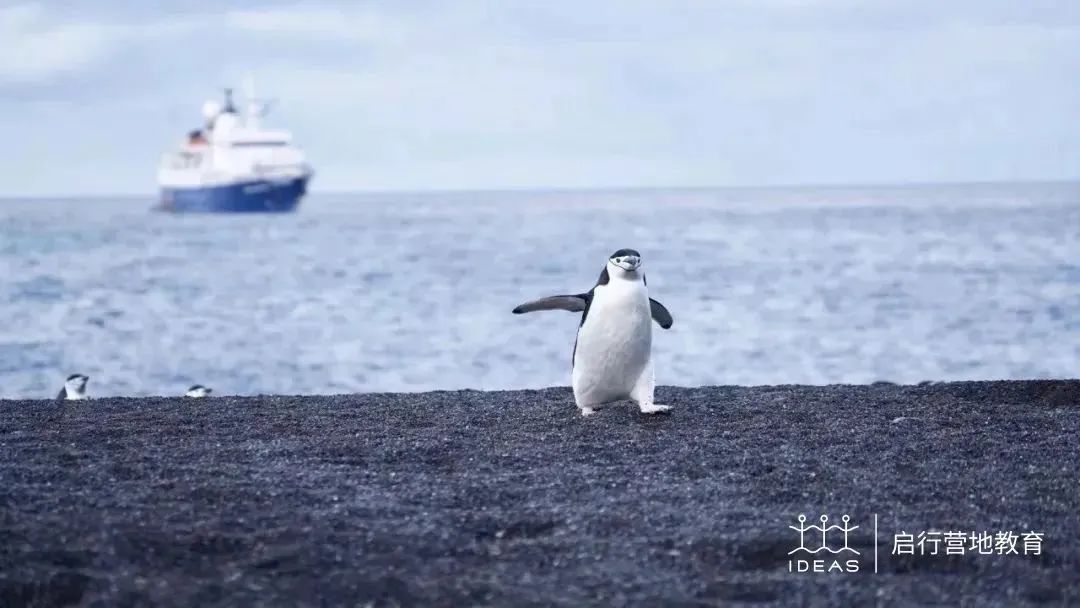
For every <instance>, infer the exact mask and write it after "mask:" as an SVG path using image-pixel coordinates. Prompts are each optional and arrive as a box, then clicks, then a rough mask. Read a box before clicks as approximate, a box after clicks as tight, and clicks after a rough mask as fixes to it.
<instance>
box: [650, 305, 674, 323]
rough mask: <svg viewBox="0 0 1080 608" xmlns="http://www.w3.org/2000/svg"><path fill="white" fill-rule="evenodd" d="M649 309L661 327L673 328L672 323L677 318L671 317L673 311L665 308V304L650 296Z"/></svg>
mask: <svg viewBox="0 0 1080 608" xmlns="http://www.w3.org/2000/svg"><path fill="white" fill-rule="evenodd" d="M649 311H650V312H651V313H652V318H653V321H656V323H657V324H658V325H659V326H660V327H663V328H664V329H671V324H672V323H674V322H675V319H673V318H671V313H670V312H668V309H667V308H664V305H663V304H661V303H660V302H657V301H656V300H654V299H652V298H649Z"/></svg>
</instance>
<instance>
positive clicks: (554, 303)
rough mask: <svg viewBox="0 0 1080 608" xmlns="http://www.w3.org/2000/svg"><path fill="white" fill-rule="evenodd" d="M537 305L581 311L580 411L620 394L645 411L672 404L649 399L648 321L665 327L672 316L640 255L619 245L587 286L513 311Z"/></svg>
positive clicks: (576, 369)
mask: <svg viewBox="0 0 1080 608" xmlns="http://www.w3.org/2000/svg"><path fill="white" fill-rule="evenodd" d="M538 310H568V311H570V312H580V313H581V324H580V325H579V326H578V333H577V341H576V342H575V343H574V354H573V357H572V359H571V362H572V364H573V373H572V376H571V384H572V386H573V389H574V401H576V402H577V406H578V408H579V409H580V410H581V414H582V415H583V416H589V415H591V414H593V413H595V411H596V408H597V407H599V406H601V405H603V404H606V403H611V402H613V401H619V400H621V399H630V400H632V401H634V402H635V403H637V405H638V408H639V409H640V410H641V412H642V413H643V414H655V413H657V412H664V411H667V410H669V409H670V406H667V405H660V404H658V403H654V402H653V391H654V388H655V378H654V375H653V364H652V321H653V320H655V321H656V322H657V324H659V325H660V327H662V328H664V329H668V328H670V327H671V324H672V323H673V319H672V318H671V313H669V312H668V310H667V309H666V308H664V305H663V304H661V303H660V302H657V301H656V300H653V299H652V298H650V297H649V290H648V288H647V287H646V283H645V273H644V272H643V271H642V269H641V254H639V253H638V252H637V251H634V250H633V249H620V250H618V251H616V252H615V253H613V254H611V257H610V258H608V261H607V264H605V265H604V270H603V271H602V272H601V273H600V278H599V279H598V280H597V282H596V285H595V286H594V287H593V288H592V289H590V290H589V291H587V292H585V293H579V294H574V295H559V296H551V297H547V298H541V299H539V300H534V301H532V302H527V303H525V304H522V305H521V306H518V307H517V308H515V309H514V314H522V313H526V312H534V311H538Z"/></svg>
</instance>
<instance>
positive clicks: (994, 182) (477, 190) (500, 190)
mask: <svg viewBox="0 0 1080 608" xmlns="http://www.w3.org/2000/svg"><path fill="white" fill-rule="evenodd" d="M1072 183H1077V184H1080V177H1071V178H1053V179H1043V178H1029V179H1012V180H1006V179H985V180H942V181H897V182H887V181H866V182H802V183H799V182H792V183H786V184H742V185H736V184H728V185H708V186H704V185H702V186H686V185H684V186H663V185H655V186H653V185H622V186H619V185H602V186H521V187H517V186H512V187H491V188H487V187H463V188H372V189H365V188H356V189H337V188H331V189H326V190H321V189H315V190H312V191H310V192H308V193H307V195H308V196H310V195H344V194H362V195H380V194H414V195H415V194H422V195H434V194H529V193H533V194H535V193H548V192H550V193H573V192H652V191H662V190H663V191H707V190H793V189H812V188H823V189H851V188H918V187H934V186H969V187H970V186H1004V185H1050V184H1062V185H1063V184H1072ZM157 195H158V192H157V190H147V191H141V192H112V193H100V194H77V193H45V194H0V201H12V200H60V199H103V198H143V197H156V196H157Z"/></svg>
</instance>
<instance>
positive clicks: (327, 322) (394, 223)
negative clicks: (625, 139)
mask: <svg viewBox="0 0 1080 608" xmlns="http://www.w3.org/2000/svg"><path fill="white" fill-rule="evenodd" d="M150 204H151V201H150V200H149V199H117V200H35V201H20V200H6V201H0V319H2V321H3V322H2V323H0V397H34V396H41V397H51V396H53V395H55V393H56V391H57V390H58V389H59V385H60V381H61V379H62V378H63V377H64V376H66V375H67V374H69V373H73V372H82V373H86V374H89V375H90V376H91V377H92V379H91V383H90V388H91V392H92V393H93V394H96V395H116V394H125V395H141V394H176V393H179V392H181V391H182V390H183V389H184V388H186V386H187V385H188V384H191V383H194V382H200V383H203V384H207V385H209V386H212V387H214V388H215V389H216V391H217V392H218V393H224V394H252V393H340V392H354V391H415V390H430V389H453V388H464V387H471V388H480V389H504V388H526V387H542V386H549V385H565V384H568V382H569V365H570V352H571V347H572V345H573V341H574V332H575V330H576V327H577V316H576V315H573V314H571V313H565V312H549V313H536V314H532V315H525V316H515V315H511V314H510V309H511V308H513V307H514V306H515V305H516V304H518V303H520V302H522V301H524V300H527V299H531V298H534V297H538V296H542V295H548V294H552V293H563V292H579V291H585V290H587V289H588V288H589V287H590V286H591V285H592V284H593V282H594V281H595V280H596V276H597V274H598V273H599V271H600V269H601V267H602V265H603V263H604V260H605V259H606V257H607V255H608V254H609V253H610V252H611V251H613V250H615V249H618V248H620V247H634V248H636V249H638V250H640V251H641V252H642V254H643V256H644V258H645V268H646V271H647V275H648V279H649V288H650V291H651V294H652V295H653V297H655V298H656V299H658V300H660V301H661V302H663V303H664V304H666V305H667V307H668V308H669V309H670V310H671V311H672V313H673V314H674V316H675V326H674V327H673V328H672V329H671V330H670V331H662V330H659V329H657V330H656V331H657V334H656V336H655V340H654V350H655V357H656V359H657V380H658V382H660V383H662V384H678V385H700V384H778V383H813V384H824V383H837V382H855V383H862V382H872V381H877V380H888V381H894V382H918V381H921V380H949V379H987V378H1036V377H1077V376H1080V244H1078V237H1080V185H1077V184H1041V185H1040V184H1034V185H1031V184H1027V185H993V186H990V185H987V186H963V187H961V186H922V187H904V188H843V189H782V190H781V189H767V190H764V189H763V190H716V191H700V190H695V191H677V190H676V191H637V192H585V193H573V192H552V193H478V194H469V193H454V194H436V193H432V194H422V195H418V194H412V195H410V194H383V195H374V194H365V195H314V196H312V197H310V198H309V199H308V200H307V201H305V203H304V204H303V205H302V207H301V210H300V212H299V213H297V214H295V215H289V216H222V215H216V216H215V215H201V216H172V215H164V214H158V213H153V212H150V211H149V210H148V208H149V206H150Z"/></svg>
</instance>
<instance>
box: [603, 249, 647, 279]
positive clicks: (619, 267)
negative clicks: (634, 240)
mask: <svg viewBox="0 0 1080 608" xmlns="http://www.w3.org/2000/svg"><path fill="white" fill-rule="evenodd" d="M638 268H641V254H640V253H638V252H637V251H635V250H633V249H620V250H618V251H616V252H615V253H613V254H611V257H609V258H608V270H609V271H615V272H617V273H619V274H628V273H632V272H636V271H637V269H638Z"/></svg>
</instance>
